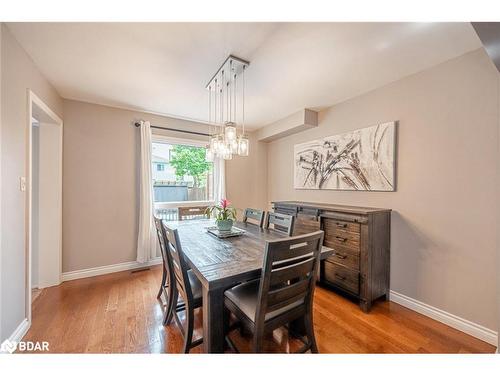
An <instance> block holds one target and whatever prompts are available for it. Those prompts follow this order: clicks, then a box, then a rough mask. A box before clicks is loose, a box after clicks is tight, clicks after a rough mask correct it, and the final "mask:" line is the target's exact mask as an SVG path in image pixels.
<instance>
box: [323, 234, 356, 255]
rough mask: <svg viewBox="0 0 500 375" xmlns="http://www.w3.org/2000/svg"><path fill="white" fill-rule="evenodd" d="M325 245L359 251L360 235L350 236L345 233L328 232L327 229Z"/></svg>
mask: <svg viewBox="0 0 500 375" xmlns="http://www.w3.org/2000/svg"><path fill="white" fill-rule="evenodd" d="M323 243H324V244H325V246H327V247H331V248H332V249H335V250H346V251H348V250H351V251H355V252H357V253H359V235H358V237H350V236H348V235H345V234H343V233H333V234H332V233H328V231H327V230H325V240H324V242H323Z"/></svg>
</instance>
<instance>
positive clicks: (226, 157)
mask: <svg viewBox="0 0 500 375" xmlns="http://www.w3.org/2000/svg"><path fill="white" fill-rule="evenodd" d="M222 157H223V158H224V160H231V159H232V158H233V153H232V152H231V146H229V145H224V152H223V154H222Z"/></svg>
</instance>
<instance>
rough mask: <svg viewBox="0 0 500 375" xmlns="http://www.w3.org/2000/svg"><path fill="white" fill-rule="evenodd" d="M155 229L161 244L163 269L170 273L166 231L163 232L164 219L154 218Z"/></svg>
mask: <svg viewBox="0 0 500 375" xmlns="http://www.w3.org/2000/svg"><path fill="white" fill-rule="evenodd" d="M154 220H155V227H156V235H157V236H158V242H159V244H160V253H161V258H162V260H163V267H164V268H165V270H166V271H167V274H168V273H169V262H168V253H167V240H166V236H165V231H164V230H163V224H162V219H159V218H157V217H156V216H155V217H154Z"/></svg>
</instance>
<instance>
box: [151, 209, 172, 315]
mask: <svg viewBox="0 0 500 375" xmlns="http://www.w3.org/2000/svg"><path fill="white" fill-rule="evenodd" d="M154 222H155V227H156V235H157V236H158V243H159V244H160V253H161V259H162V276H161V284H160V290H159V291H158V294H157V295H156V298H157V299H158V301H160V303H161V305H162V307H163V324H164V325H165V324H166V323H167V320H168V319H169V313H170V310H171V309H170V305H171V303H172V301H171V297H172V285H173V284H172V282H171V274H170V267H169V260H168V253H167V239H166V235H165V232H164V229H163V225H162V220H161V219H160V218H158V217H156V216H155V217H154ZM162 297H163V298H162ZM163 299H164V300H165V301H163Z"/></svg>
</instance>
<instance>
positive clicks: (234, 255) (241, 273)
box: [166, 219, 333, 289]
mask: <svg viewBox="0 0 500 375" xmlns="http://www.w3.org/2000/svg"><path fill="white" fill-rule="evenodd" d="M166 224H167V225H168V226H169V227H171V228H173V229H177V230H178V232H179V239H180V242H181V246H182V250H183V251H184V254H185V256H186V259H187V261H188V263H189V264H190V266H191V268H192V269H193V271H194V272H195V274H196V275H197V276H198V278H199V279H200V281H201V283H202V284H203V285H204V286H205V287H206V288H208V289H211V288H218V287H229V286H231V285H233V284H235V283H237V282H240V281H245V280H250V279H252V278H257V277H259V276H260V273H261V271H262V266H263V262H264V251H265V246H266V241H268V240H276V239H285V238H287V237H288V236H287V234H286V233H282V232H278V231H275V230H272V229H263V228H260V227H259V226H257V225H254V224H250V223H243V222H235V223H234V226H235V227H237V228H240V229H243V230H245V233H244V234H243V235H241V236H238V237H230V238H224V239H220V238H217V237H215V236H214V235H212V234H210V233H208V232H207V227H210V226H214V225H215V222H214V221H213V220H209V219H197V220H184V221H169V222H166ZM332 252H333V250H332V249H329V248H327V247H323V251H322V258H324V257H327V256H329V255H331V253H332Z"/></svg>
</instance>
